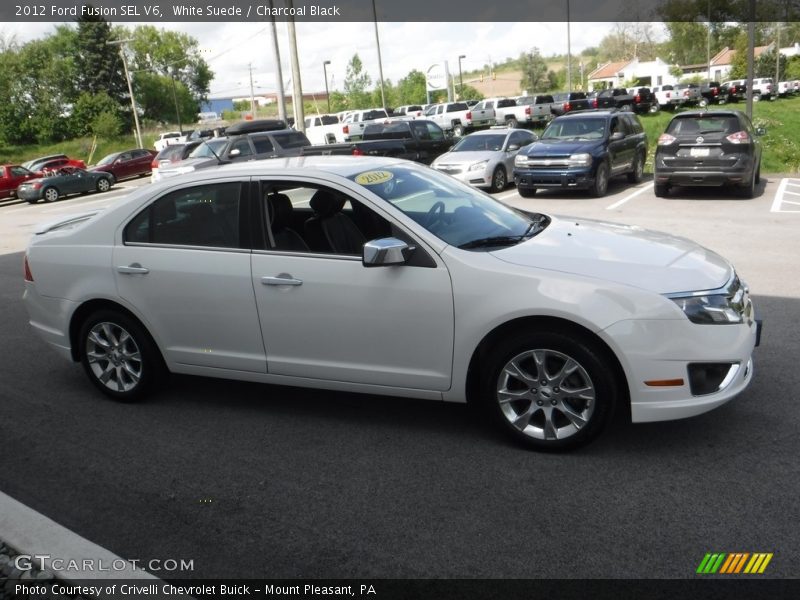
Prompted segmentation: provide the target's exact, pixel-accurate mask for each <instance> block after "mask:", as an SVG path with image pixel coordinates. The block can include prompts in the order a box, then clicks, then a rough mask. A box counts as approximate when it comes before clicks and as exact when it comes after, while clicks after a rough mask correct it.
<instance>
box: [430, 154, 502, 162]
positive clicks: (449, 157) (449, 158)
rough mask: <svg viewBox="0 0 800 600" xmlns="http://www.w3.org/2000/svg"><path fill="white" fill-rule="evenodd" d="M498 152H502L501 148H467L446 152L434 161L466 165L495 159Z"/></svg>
mask: <svg viewBox="0 0 800 600" xmlns="http://www.w3.org/2000/svg"><path fill="white" fill-rule="evenodd" d="M498 154H502V152H501V151H500V150H467V151H464V152H446V153H444V154H442V155H441V156H440V157H439V158H437V159H436V160H435V161H434V163H435V164H437V165H442V164H448V165H466V164H470V165H471V164H472V163H476V162H481V161H483V160H494V159H495V158H497V155H498Z"/></svg>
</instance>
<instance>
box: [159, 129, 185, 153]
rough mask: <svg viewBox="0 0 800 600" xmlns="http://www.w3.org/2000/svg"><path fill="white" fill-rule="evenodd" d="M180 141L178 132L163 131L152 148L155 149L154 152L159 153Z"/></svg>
mask: <svg viewBox="0 0 800 600" xmlns="http://www.w3.org/2000/svg"><path fill="white" fill-rule="evenodd" d="M181 141H186V140H185V139H184V140H181V132H180V131H165V132H164V133H162V134H161V135H159V136H158V139H157V140H156V141H155V143H154V144H153V147H154V148H155V149H156V152H161V151H162V150H163V149H164V148H166V147H167V146H171V145H172V144H178V143H180V142H181Z"/></svg>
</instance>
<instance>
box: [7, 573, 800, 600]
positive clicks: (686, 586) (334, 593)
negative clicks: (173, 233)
mask: <svg viewBox="0 0 800 600" xmlns="http://www.w3.org/2000/svg"><path fill="white" fill-rule="evenodd" d="M11 598H15V599H21V600H74V599H81V598H85V599H87V600H95V599H98V600H99V599H104V600H106V599H108V600H155V599H164V598H171V599H178V598H181V599H184V600H186V599H189V598H196V599H197V600H212V599H221V598H225V599H229V600H233V599H235V600H256V599H261V600H266V599H275V598H296V599H303V600H305V599H314V600H320V599H330V600H348V599H351V598H359V599H360V600H370V599H375V600H406V599H408V600H412V599H414V600H416V599H436V600H439V599H450V598H454V599H459V600H461V599H463V600H472V599H476V600H495V599H496V600H517V599H519V600H538V599H543V600H544V599H546V600H561V599H564V600H571V599H581V600H583V599H586V600H589V599H591V600H606V599H608V600H623V599H624V600H628V599H632V600H634V599H635V600H638V599H642V600H649V599H654V600H661V599H664V600H667V599H670V600H672V599H683V598H686V599H696V598H697V599H704V600H706V599H707V600H716V599H720V600H738V599H742V600H744V599H747V600H750V599H756V600H758V599H761V598H764V599H783V598H793V599H795V598H800V580H797V579H788V580H787V579H784V580H781V579H761V578H755V577H747V578H744V577H742V578H736V579H734V578H732V577H731V578H723V577H707V576H698V578H697V579H636V580H630V579H563V580H556V579H547V580H522V579H334V580H297V579H275V580H269V579H248V580H241V579H229V580H225V579H191V580H189V579H187V580H170V581H164V580H160V579H133V580H122V579H87V580H55V581H53V580H50V581H37V580H35V579H8V580H6V581H4V582H3V581H0V600H5V599H9V600H10V599H11Z"/></svg>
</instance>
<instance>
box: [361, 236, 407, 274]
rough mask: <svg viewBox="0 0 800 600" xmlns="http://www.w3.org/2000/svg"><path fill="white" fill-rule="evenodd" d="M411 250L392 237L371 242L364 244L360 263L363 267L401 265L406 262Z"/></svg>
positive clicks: (401, 241)
mask: <svg viewBox="0 0 800 600" xmlns="http://www.w3.org/2000/svg"><path fill="white" fill-rule="evenodd" d="M412 250H413V248H412V247H410V246H409V245H408V244H406V243H405V242H404V241H403V240H398V239H397V238H393V237H389V238H381V239H379V240H371V241H369V242H367V243H366V244H364V248H363V249H362V254H361V263H362V264H363V265H364V266H365V267H388V266H391V265H402V264H404V263H405V262H406V260H408V255H409V254H410V253H411V251H412Z"/></svg>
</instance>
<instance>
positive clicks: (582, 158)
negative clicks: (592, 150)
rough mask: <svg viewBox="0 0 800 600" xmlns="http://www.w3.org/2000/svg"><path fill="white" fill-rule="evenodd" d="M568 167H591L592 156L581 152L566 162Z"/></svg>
mask: <svg viewBox="0 0 800 600" xmlns="http://www.w3.org/2000/svg"><path fill="white" fill-rule="evenodd" d="M567 162H568V164H569V166H570V167H591V166H592V155H591V154H586V153H585V152H582V153H580V154H573V155H572V156H570V157H569V160H568V161H567Z"/></svg>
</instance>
